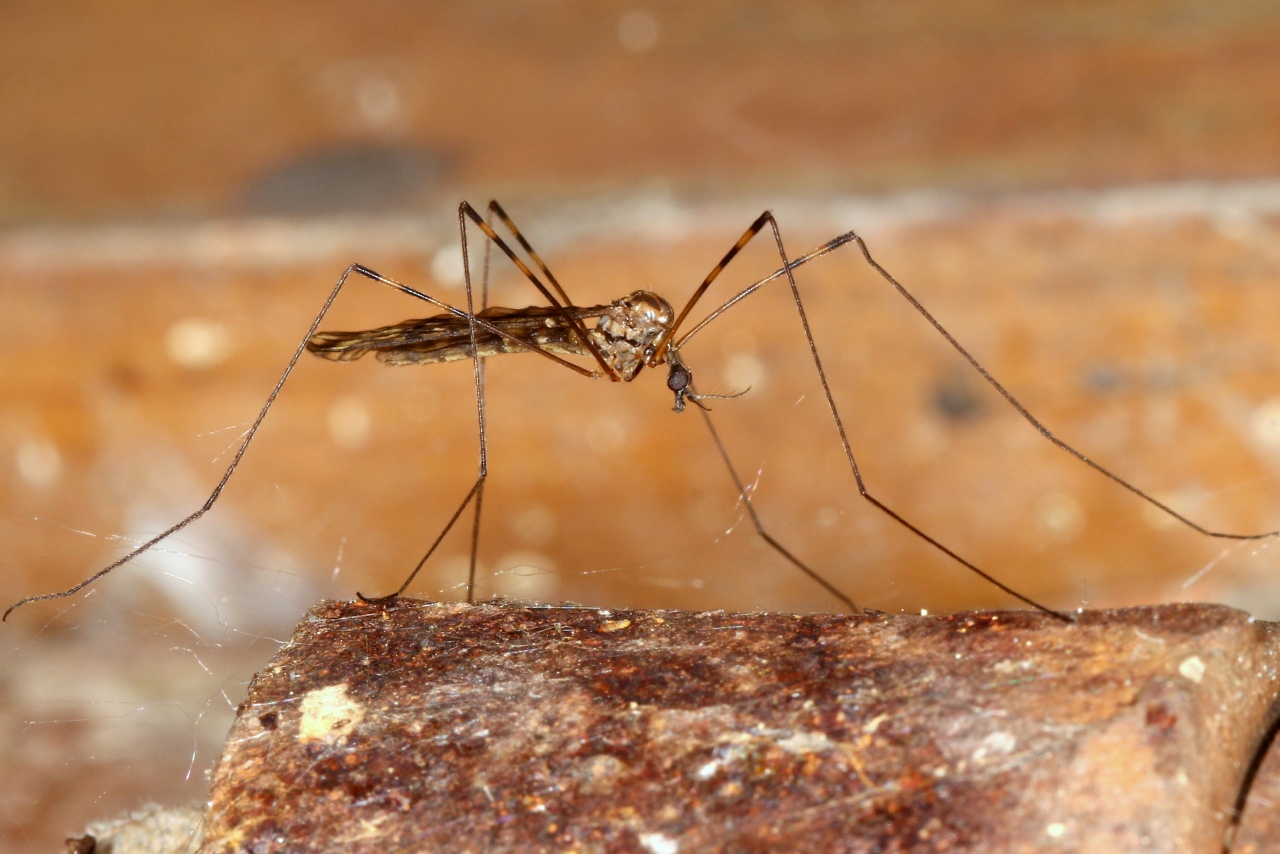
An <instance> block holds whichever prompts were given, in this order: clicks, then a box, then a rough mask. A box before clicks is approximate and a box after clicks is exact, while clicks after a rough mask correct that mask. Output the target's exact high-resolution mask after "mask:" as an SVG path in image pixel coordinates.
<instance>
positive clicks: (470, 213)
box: [458, 202, 622, 382]
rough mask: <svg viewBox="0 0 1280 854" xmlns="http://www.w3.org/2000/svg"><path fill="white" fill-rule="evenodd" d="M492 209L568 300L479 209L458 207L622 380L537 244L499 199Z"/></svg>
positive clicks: (604, 368) (611, 375)
mask: <svg viewBox="0 0 1280 854" xmlns="http://www.w3.org/2000/svg"><path fill="white" fill-rule="evenodd" d="M489 209H490V210H491V211H493V212H494V213H495V214H497V215H498V217H499V219H501V220H502V221H503V224H505V225H506V226H507V227H508V228H510V229H511V233H512V234H514V235H515V236H516V240H518V241H519V242H520V245H521V247H523V248H524V249H525V250H526V251H527V252H528V253H529V256H530V257H531V258H533V259H534V260H535V262H536V263H537V264H538V266H539V267H540V268H541V269H542V271H543V272H544V273H545V274H546V276H547V278H548V280H549V281H551V282H552V286H553V287H554V288H555V289H556V291H558V292H559V294H560V296H561V297H563V299H564V302H563V303H562V302H561V301H560V300H559V299H557V298H556V297H555V296H554V295H553V294H552V293H551V291H549V290H547V286H546V285H544V284H543V283H542V280H541V279H539V278H538V277H537V275H535V274H534V272H533V271H532V270H530V269H529V265H528V264H526V263H524V261H522V260H521V259H520V256H519V255H516V253H515V251H514V250H513V249H512V248H511V247H510V246H508V245H507V243H506V241H505V240H503V239H502V238H501V237H499V236H498V233H497V232H496V231H494V230H493V227H492V226H490V225H489V223H487V222H485V221H484V220H483V219H482V218H481V217H480V214H478V213H476V211H475V208H473V207H471V205H470V204H469V203H467V202H463V203H462V204H461V205H459V207H458V211H459V215H460V216H462V215H465V216H467V217H468V218H470V219H471V221H472V222H474V223H475V224H476V225H477V226H478V227H479V228H480V230H481V231H483V232H484V234H485V236H486V237H488V238H489V239H490V240H491V241H493V244H494V245H495V246H497V247H498V248H499V249H501V250H502V252H503V254H504V255H506V256H507V257H508V258H509V259H511V263H512V264H515V265H516V268H517V269H519V270H520V272H521V273H523V274H524V276H525V278H526V279H528V280H529V282H530V284H532V285H533V286H534V287H535V288H537V289H538V292H539V293H541V294H542V295H543V297H545V298H546V300H547V302H549V303H550V304H551V305H553V306H555V307H556V308H558V309H560V310H561V314H562V315H563V317H564V320H565V322H566V323H568V324H569V326H570V327H571V328H572V329H573V330H574V331H575V332H577V333H578V339H579V340H580V341H581V342H582V344H583V346H585V347H586V348H587V349H588V350H589V351H590V352H591V355H592V357H593V358H594V359H595V360H596V363H597V364H598V365H599V366H600V369H601V371H602V373H603V375H605V376H607V377H609V379H611V380H613V381H614V382H619V381H620V380H621V379H622V378H621V377H620V376H618V373H617V372H616V371H615V370H614V369H613V368H611V367H610V366H609V363H608V362H607V361H606V360H605V358H604V354H603V353H601V352H600V350H599V348H597V347H596V345H595V344H594V343H593V342H592V341H591V336H589V335H587V330H586V327H584V326H583V325H582V321H581V320H579V319H578V318H576V317H573V316H572V315H570V314H569V312H568V310H567V307H568V306H570V305H573V303H572V302H571V301H570V300H569V297H568V295H567V294H565V292H564V288H562V287H560V283H559V282H557V281H556V280H555V276H552V275H551V271H550V270H548V269H547V265H546V264H544V263H543V262H542V258H541V257H539V255H538V253H537V252H534V251H533V247H532V246H530V245H529V242H528V241H527V240H525V239H524V235H523V234H521V233H520V229H518V228H516V225H515V223H514V222H512V221H511V218H510V217H508V216H507V214H506V212H505V211H503V210H502V206H501V205H499V204H498V203H497V202H490V203H489Z"/></svg>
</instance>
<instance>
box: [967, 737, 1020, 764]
mask: <svg viewBox="0 0 1280 854" xmlns="http://www.w3.org/2000/svg"><path fill="white" fill-rule="evenodd" d="M1017 746H1018V739H1017V737H1016V736H1015V735H1013V734H1012V733H1008V732H1004V731H998V732H993V733H990V734H989V735H987V737H986V738H984V739H982V744H981V746H979V747H978V749H977V750H975V751H974V752H973V761H974V762H982V761H984V760H985V759H987V758H988V757H990V756H1007V755H1008V754H1010V753H1012V752H1013V749H1014V748H1015V747H1017Z"/></svg>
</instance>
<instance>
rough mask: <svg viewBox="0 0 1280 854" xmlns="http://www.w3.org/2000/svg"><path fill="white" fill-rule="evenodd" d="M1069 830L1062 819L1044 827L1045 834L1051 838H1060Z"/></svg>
mask: <svg viewBox="0 0 1280 854" xmlns="http://www.w3.org/2000/svg"><path fill="white" fill-rule="evenodd" d="M1066 832H1067V826H1066V825H1065V824H1063V823H1062V822H1060V821H1055V822H1054V823H1053V824H1050V825H1049V826H1048V827H1046V828H1045V829H1044V835H1045V836H1047V837H1049V838H1050V839H1058V838H1059V837H1061V836H1062V835H1063V834H1064V833H1066Z"/></svg>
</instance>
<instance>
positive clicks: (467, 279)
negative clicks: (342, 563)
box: [356, 202, 492, 603]
mask: <svg viewBox="0 0 1280 854" xmlns="http://www.w3.org/2000/svg"><path fill="white" fill-rule="evenodd" d="M468 211H471V212H472V213H474V211H472V210H471V206H470V205H469V204H467V203H466V202H463V203H462V204H461V205H459V206H458V237H459V240H460V241H461V243H462V280H463V284H464V286H465V287H466V291H467V319H468V321H469V324H470V328H471V367H472V375H473V377H474V380H475V390H476V436H477V438H478V439H479V443H480V471H479V473H478V474H477V475H476V482H475V483H474V484H473V485H472V487H471V490H470V491H469V492H467V495H466V497H465V498H463V499H462V503H461V504H459V505H458V509H457V510H455V511H453V515H452V516H450V517H449V521H448V522H446V523H445V526H444V529H443V530H441V531H440V533H439V535H437V536H436V539H435V541H434V542H433V543H432V544H431V547H430V548H428V549H427V551H426V554H424V555H423V556H422V559H421V560H419V561H418V563H417V565H416V566H414V568H413V571H412V572H410V573H409V575H408V576H407V577H406V578H405V580H404V581H403V582H402V583H401V585H400V587H399V588H397V589H396V591H395V592H394V593H390V594H388V595H386V596H378V597H376V598H375V597H367V596H365V595H364V594H362V593H357V594H356V595H357V596H359V597H360V598H361V599H363V600H364V601H366V602H386V601H389V600H392V599H395V598H397V597H398V596H400V595H401V594H402V593H404V591H405V590H407V589H408V587H409V585H410V584H412V583H413V579H414V578H416V577H417V575H418V573H419V572H421V571H422V567H424V566H426V564H427V561H428V560H429V559H430V558H431V556H432V555H433V554H435V551H436V549H437V548H439V547H440V543H441V541H442V540H444V538H445V536H446V535H448V533H449V531H450V530H452V528H453V526H454V523H456V522H457V521H458V517H459V516H461V515H462V511H463V510H466V509H467V505H468V504H470V503H471V500H472V499H475V502H476V507H475V517H474V520H473V522H472V527H471V568H470V572H469V573H468V576H467V602H468V603H470V602H472V601H474V596H475V585H476V550H477V548H478V547H479V545H480V507H481V504H482V503H483V496H484V482H485V479H486V478H488V477H489V447H488V442H487V440H486V438H485V430H484V359H482V358H481V357H480V350H479V348H478V347H477V346H476V328H477V319H476V313H475V303H474V300H473V299H472V291H471V258H470V255H469V252H468V247H467V212H468ZM490 230H492V229H490ZM483 287H484V292H483V294H482V299H486V300H487V299H488V295H489V264H488V247H487V246H486V249H485V265H484V285H483Z"/></svg>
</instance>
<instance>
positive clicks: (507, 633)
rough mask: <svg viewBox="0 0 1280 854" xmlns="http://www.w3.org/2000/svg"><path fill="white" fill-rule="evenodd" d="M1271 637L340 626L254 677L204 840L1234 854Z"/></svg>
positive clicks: (638, 622) (611, 615) (383, 846)
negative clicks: (1235, 821) (1228, 839)
mask: <svg viewBox="0 0 1280 854" xmlns="http://www.w3.org/2000/svg"><path fill="white" fill-rule="evenodd" d="M1275 637H1276V627H1275V626H1274V625H1272V624H1266V623H1258V622H1254V621H1252V620H1250V619H1249V618H1248V617H1247V616H1246V615H1244V614H1242V613H1240V612H1238V611H1234V610H1231V609H1227V608H1222V607H1217V606H1166V607H1160V608H1143V609H1126V610H1121V611H1111V612H1093V613H1087V614H1084V615H1083V616H1082V617H1081V619H1080V622H1079V623H1077V624H1074V625H1067V624H1063V623H1060V622H1058V621H1055V620H1053V619H1051V618H1049V617H1047V616H1045V615H1041V614H1036V613H1030V612H989V613H969V614H956V615H950V616H941V617H904V616H887V615H871V616H832V615H810V616H792V615H782V614H729V613H724V612H682V611H620V610H613V611H605V610H599V609H593V608H548V607H537V608H527V607H518V606H513V605H505V604H492V605H483V606H466V605H431V604H423V603H419V602H413V601H406V600H401V601H398V602H396V603H393V604H392V605H390V606H386V607H377V606H372V605H365V604H360V603H336V602H329V603H323V604H321V605H319V606H317V607H316V608H314V609H313V610H312V611H311V612H310V613H309V614H308V616H307V617H306V618H305V619H304V620H303V621H302V623H301V624H300V625H299V627H298V629H297V632H296V633H295V635H294V638H293V640H292V642H291V643H290V644H288V645H287V646H286V647H285V648H284V649H282V650H281V652H280V654H279V655H278V656H277V657H276V659H275V660H274V661H273V662H272V664H271V665H270V666H269V667H268V668H267V669H266V670H264V671H263V672H261V673H260V674H259V675H258V677H257V678H256V680H255V681H254V684H253V686H252V688H251V690H250V694H249V699H248V701H247V702H246V703H245V704H244V706H243V707H242V709H241V712H240V714H239V716H238V718H237V721H236V723H235V725H234V727H233V729H232V732H231V735H230V737H229V739H228V742H227V746H226V751H225V753H224V755H223V757H222V759H221V761H220V762H219V765H218V767H217V769H216V771H215V775H214V781H213V792H212V803H211V808H210V813H209V816H208V820H207V837H206V845H207V846H208V848H209V850H213V851H230V850H242V849H252V850H255V851H270V850H285V849H288V848H291V847H292V846H296V845H297V844H299V842H300V841H303V840H305V841H308V842H314V841H316V840H325V841H327V842H328V843H329V844H330V845H332V846H334V847H341V848H342V849H343V850H369V851H373V850H411V849H421V848H423V847H424V846H425V847H427V848H432V847H440V846H447V847H448V848H449V849H451V850H531V849H534V848H543V849H548V848H554V849H558V850H649V851H694V850H710V849H716V848H730V849H734V850H780V849H784V848H785V849H791V850H795V849H796V848H798V846H800V845H805V846H813V847H815V850H889V851H891V850H917V851H933V850H987V851H989V850H1002V851H1020V850H1026V851H1033V850H1034V851H1042V850H1062V851H1080V850H1093V851H1103V850H1106V851H1127V850H1144V851H1152V850H1156V851H1178V852H1186V851H1216V850H1220V848H1221V845H1222V840H1223V839H1224V835H1226V834H1227V833H1228V832H1229V830H1230V819H1231V816H1232V815H1233V813H1234V808H1235V805H1236V803H1237V800H1238V798H1239V795H1240V791H1241V786H1242V781H1244V780H1245V778H1246V776H1247V773H1248V770H1249V767H1250V764H1251V761H1252V758H1253V757H1254V755H1255V753H1256V751H1257V750H1258V748H1259V745H1260V744H1261V742H1262V740H1263V737H1264V734H1265V732H1266V731H1267V729H1268V727H1269V725H1270V723H1271V721H1272V718H1273V712H1272V706H1273V703H1272V699H1273V697H1274V696H1275V694H1276V688H1277V685H1278V684H1280V674H1278V673H1277V666H1276V649H1275Z"/></svg>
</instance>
